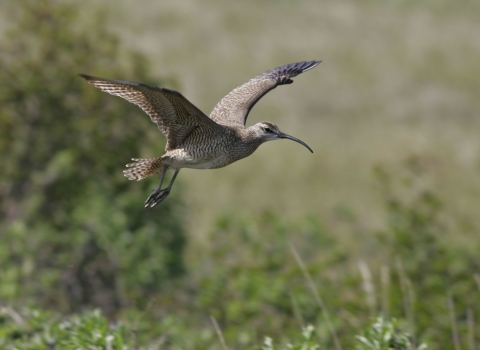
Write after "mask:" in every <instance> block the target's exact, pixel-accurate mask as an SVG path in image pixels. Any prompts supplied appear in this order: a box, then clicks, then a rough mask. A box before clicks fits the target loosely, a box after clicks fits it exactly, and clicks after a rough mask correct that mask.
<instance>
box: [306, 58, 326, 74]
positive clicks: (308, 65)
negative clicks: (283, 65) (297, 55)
mask: <svg viewBox="0 0 480 350" xmlns="http://www.w3.org/2000/svg"><path fill="white" fill-rule="evenodd" d="M320 63H322V60H319V61H316V60H312V61H309V62H305V67H304V68H303V71H302V73H303V72H306V71H307V70H310V69H312V68H315V67H316V66H318V65H319V64H320Z"/></svg>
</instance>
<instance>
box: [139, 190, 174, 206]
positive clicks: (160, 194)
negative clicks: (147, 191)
mask: <svg viewBox="0 0 480 350" xmlns="http://www.w3.org/2000/svg"><path fill="white" fill-rule="evenodd" d="M169 194H170V188H169V187H167V188H165V189H163V190H160V189H159V188H156V189H154V190H153V192H152V194H151V195H150V197H148V198H147V200H146V201H145V208H153V207H155V206H156V205H157V204H158V203H160V202H162V201H163V200H164V199H165V198H167V196H168V195H169Z"/></svg>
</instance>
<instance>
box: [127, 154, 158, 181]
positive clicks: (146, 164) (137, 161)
mask: <svg viewBox="0 0 480 350" xmlns="http://www.w3.org/2000/svg"><path fill="white" fill-rule="evenodd" d="M132 160H133V161H134V163H130V164H127V168H129V169H127V170H124V171H123V174H124V175H125V176H126V177H128V179H129V180H137V181H140V180H141V179H144V178H146V177H147V176H150V175H155V174H159V173H161V172H162V169H163V162H162V158H161V157H157V158H132Z"/></svg>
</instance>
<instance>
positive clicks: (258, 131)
mask: <svg viewBox="0 0 480 350" xmlns="http://www.w3.org/2000/svg"><path fill="white" fill-rule="evenodd" d="M250 129H252V131H253V132H254V133H255V135H256V137H257V138H259V139H261V140H262V141H263V142H267V141H274V140H281V139H289V140H292V141H295V142H298V143H299V144H301V145H303V146H305V147H306V148H307V149H308V150H309V151H310V152H312V153H313V151H312V149H311V148H310V147H308V145H307V144H306V143H305V142H303V141H302V140H299V139H297V138H296V137H293V136H290V135H287V134H285V133H283V132H281V131H280V129H279V128H278V126H276V125H275V124H272V123H270V122H260V123H257V124H255V125H253V126H251V127H250Z"/></svg>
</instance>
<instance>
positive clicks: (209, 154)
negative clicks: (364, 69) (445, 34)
mask: <svg viewBox="0 0 480 350" xmlns="http://www.w3.org/2000/svg"><path fill="white" fill-rule="evenodd" d="M319 63H320V62H319V61H310V62H299V63H293V64H289V65H285V66H282V67H278V68H275V69H272V70H270V71H267V72H265V73H262V74H260V75H258V76H256V77H254V78H252V79H250V80H249V81H248V82H246V83H245V84H243V85H241V86H239V87H237V88H236V89H234V90H233V91H232V92H230V93H229V94H228V95H227V96H225V97H224V98H223V99H222V100H221V101H220V102H219V103H218V104H217V106H216V107H215V108H214V109H213V111H212V113H211V114H210V117H207V116H206V115H205V114H203V113H202V112H201V111H200V110H199V109H198V108H196V107H195V106H194V105H193V104H191V103H190V102H189V101H188V100H187V99H186V98H185V97H183V96H182V95H181V94H180V93H178V92H176V91H173V90H168V89H164V88H161V87H157V86H153V85H146V84H142V83H134V82H127V81H121V80H111V79H103V78H96V77H92V76H88V75H83V74H81V76H82V77H83V78H85V79H86V80H87V81H88V82H90V83H91V84H93V85H95V86H96V87H98V88H100V89H101V90H103V91H105V92H108V93H110V94H112V95H116V96H120V97H123V98H125V99H126V100H128V101H129V102H132V103H135V104H137V105H138V106H139V107H141V108H142V109H143V110H144V111H145V112H146V113H148V114H149V115H150V117H151V119H152V121H153V122H154V123H156V124H157V125H158V128H159V129H160V131H161V132H162V133H163V134H164V135H165V136H166V137H167V145H166V147H165V149H166V153H165V155H163V156H162V157H157V158H146V159H136V158H134V159H133V160H134V163H130V164H127V167H128V168H129V169H127V170H125V171H124V174H125V176H126V177H128V178H129V179H130V180H141V179H143V178H145V177H147V176H149V175H154V174H159V173H161V174H162V175H161V179H160V183H159V185H158V187H157V188H156V189H155V190H154V191H153V193H152V194H151V195H150V197H149V198H148V199H147V201H146V205H145V206H146V207H154V206H156V205H157V204H158V203H160V202H161V201H162V200H164V199H165V198H166V197H167V196H168V194H169V193H170V189H171V187H172V185H173V182H174V181H175V178H176V176H177V174H178V172H179V171H180V169H182V168H191V169H216V168H222V167H225V166H227V165H229V164H231V163H233V162H236V161H237V160H240V159H242V158H245V157H248V156H249V155H251V154H252V153H253V152H254V151H255V150H256V149H257V148H258V147H259V146H260V145H261V144H262V143H264V142H266V141H273V140H278V139H283V138H287V139H291V140H293V141H296V142H298V143H300V144H302V145H304V146H305V147H307V148H308V149H309V150H310V151H312V150H311V149H310V148H309V147H308V146H307V145H306V144H305V143H303V142H302V141H300V140H298V139H296V138H294V137H292V136H289V135H287V134H284V133H283V132H281V131H280V130H279V129H278V127H277V126H275V125H274V124H272V123H269V122H261V123H257V124H255V125H253V126H250V127H245V122H246V119H247V117H248V113H249V112H250V110H251V108H252V107H253V106H254V105H255V103H256V102H257V101H258V100H259V99H260V98H261V97H262V96H263V95H265V94H266V93H267V92H268V91H270V90H272V89H274V88H275V87H276V86H278V85H283V84H290V83H292V82H293V81H292V80H291V79H290V78H292V77H294V76H296V75H298V74H300V73H302V72H305V71H307V70H309V69H311V68H313V67H315V66H316V65H318V64H319ZM168 169H172V170H173V171H174V176H173V178H172V180H171V182H170V184H169V186H168V187H167V188H165V189H163V190H161V185H162V182H163V179H164V176H165V173H166V171H167V170H168Z"/></svg>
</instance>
